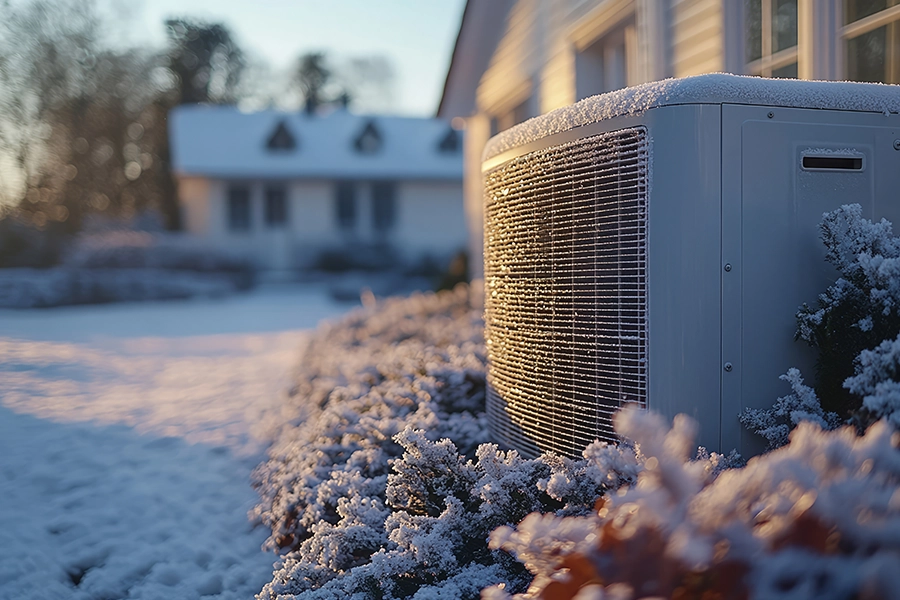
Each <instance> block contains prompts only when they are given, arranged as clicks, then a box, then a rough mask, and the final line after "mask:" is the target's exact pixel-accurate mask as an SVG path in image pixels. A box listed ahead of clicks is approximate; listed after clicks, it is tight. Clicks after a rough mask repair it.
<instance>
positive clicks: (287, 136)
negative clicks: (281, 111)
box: [266, 121, 297, 152]
mask: <svg viewBox="0 0 900 600" xmlns="http://www.w3.org/2000/svg"><path fill="white" fill-rule="evenodd" d="M266 148H268V149H269V150H271V151H273V152H289V151H291V150H294V149H296V148H297V140H296V139H295V138H294V134H292V133H291V130H290V129H288V126H287V124H286V123H285V122H284V121H280V122H279V123H278V126H277V127H275V131H273V132H272V135H270V136H269V139H268V141H267V142H266Z"/></svg>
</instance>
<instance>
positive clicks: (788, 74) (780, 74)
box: [772, 63, 797, 79]
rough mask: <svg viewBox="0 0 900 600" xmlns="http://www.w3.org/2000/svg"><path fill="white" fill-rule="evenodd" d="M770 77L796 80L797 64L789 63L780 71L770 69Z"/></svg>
mask: <svg viewBox="0 0 900 600" xmlns="http://www.w3.org/2000/svg"><path fill="white" fill-rule="evenodd" d="M772 77H777V78H779V79H797V63H791V64H789V65H787V66H785V67H781V68H780V69H772Z"/></svg>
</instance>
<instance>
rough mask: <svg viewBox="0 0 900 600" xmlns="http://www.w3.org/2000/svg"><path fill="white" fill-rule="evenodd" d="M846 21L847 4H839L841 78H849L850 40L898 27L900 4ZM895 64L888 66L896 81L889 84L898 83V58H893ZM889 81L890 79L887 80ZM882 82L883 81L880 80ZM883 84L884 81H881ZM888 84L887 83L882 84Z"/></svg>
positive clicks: (899, 72) (899, 62)
mask: <svg viewBox="0 0 900 600" xmlns="http://www.w3.org/2000/svg"><path fill="white" fill-rule="evenodd" d="M846 19H847V2H846V0H841V2H840V24H839V26H840V30H839V33H838V37H839V38H840V43H841V59H842V63H843V73H842V75H843V77H844V78H849V77H850V40H852V39H855V38H858V37H861V36H863V35H865V34H867V33H871V32H873V31H875V30H876V29H880V28H882V27H885V26H887V25H890V24H892V23H898V26H900V4H896V5H894V6H889V7H887V8H884V9H882V10H880V11H878V12H876V13H873V14H871V15H868V16H866V17H863V18H861V19H857V20H856V21H853V22H852V23H846V22H845V21H846ZM894 60H895V61H896V63H895V64H893V65H892V67H893V68H891V66H889V67H888V68H889V69H891V70H892V71H893V72H894V74H895V75H896V78H897V81H893V82H891V83H900V57H895V58H894ZM888 79H890V78H888ZM882 81H883V80H882ZM883 82H884V81H883ZM884 83H888V82H884Z"/></svg>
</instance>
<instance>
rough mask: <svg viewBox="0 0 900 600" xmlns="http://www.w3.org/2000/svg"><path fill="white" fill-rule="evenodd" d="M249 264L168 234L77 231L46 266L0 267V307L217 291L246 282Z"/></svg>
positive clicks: (233, 288)
mask: <svg viewBox="0 0 900 600" xmlns="http://www.w3.org/2000/svg"><path fill="white" fill-rule="evenodd" d="M254 277H255V274H254V269H253V266H252V264H251V263H250V262H249V261H248V260H246V259H244V258H242V257H240V256H238V255H232V254H230V253H227V252H221V251H217V250H212V249H210V248H207V247H205V246H204V245H203V243H202V242H201V241H197V240H192V239H189V238H188V237H185V236H182V235H178V234H171V233H162V232H159V233H149V232H143V231H109V232H103V233H94V234H82V235H80V236H78V238H76V239H75V240H74V241H73V242H72V244H71V245H70V247H68V249H67V251H66V252H65V253H64V255H63V260H62V265H59V266H54V267H51V268H46V269H33V268H11V269H0V308H43V307H51V306H63V305H71V304H101V303H106V302H129V301H143V300H170V299H180V298H190V297H193V296H221V295H226V294H231V293H234V292H236V291H238V290H244V289H247V288H249V287H251V286H252V285H253V282H254Z"/></svg>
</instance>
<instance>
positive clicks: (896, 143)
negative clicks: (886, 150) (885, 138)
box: [894, 140, 900, 150]
mask: <svg viewBox="0 0 900 600" xmlns="http://www.w3.org/2000/svg"><path fill="white" fill-rule="evenodd" d="M894 150H900V140H894Z"/></svg>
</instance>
